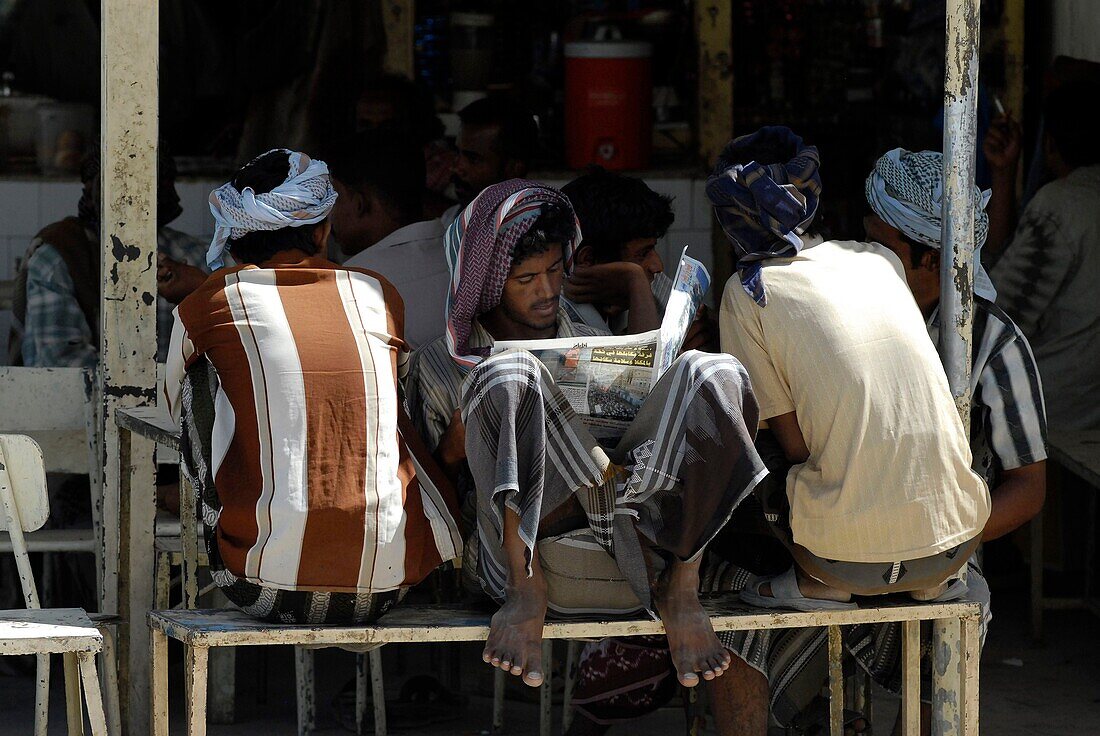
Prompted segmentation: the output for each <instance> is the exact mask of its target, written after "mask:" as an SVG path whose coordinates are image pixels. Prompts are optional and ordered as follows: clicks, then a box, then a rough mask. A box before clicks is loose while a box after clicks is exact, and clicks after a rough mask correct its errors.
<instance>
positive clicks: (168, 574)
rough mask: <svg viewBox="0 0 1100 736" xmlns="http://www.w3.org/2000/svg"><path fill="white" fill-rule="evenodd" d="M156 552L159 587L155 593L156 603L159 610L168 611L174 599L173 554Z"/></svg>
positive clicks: (157, 583)
mask: <svg viewBox="0 0 1100 736" xmlns="http://www.w3.org/2000/svg"><path fill="white" fill-rule="evenodd" d="M156 554H157V559H156V563H155V564H156V578H157V582H156V587H157V589H156V592H155V593H154V594H153V598H154V601H155V603H154V605H155V606H156V608H157V610H158V611H166V610H168V607H169V605H170V603H171V600H172V555H170V554H168V553H167V552H157V553H156Z"/></svg>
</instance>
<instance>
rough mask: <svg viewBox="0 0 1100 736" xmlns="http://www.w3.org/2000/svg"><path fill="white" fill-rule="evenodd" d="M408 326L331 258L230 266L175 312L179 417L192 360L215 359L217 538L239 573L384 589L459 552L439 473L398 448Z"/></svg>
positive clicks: (381, 284) (312, 585)
mask: <svg viewBox="0 0 1100 736" xmlns="http://www.w3.org/2000/svg"><path fill="white" fill-rule="evenodd" d="M403 320H404V305H403V304H402V301H401V297H400V296H399V295H398V294H397V291H396V290H395V289H394V288H393V286H391V285H390V284H389V282H387V281H385V280H384V279H383V278H382V277H380V276H378V275H376V274H374V273H372V272H369V271H361V270H357V269H346V268H340V267H339V266H337V265H336V264H333V263H330V262H328V261H326V260H324V259H321V258H307V259H305V260H303V261H301V262H298V263H274V262H272V263H268V264H265V266H264V267H263V268H258V267H256V266H243V267H237V268H228V269H222V270H220V271H218V272H217V273H215V274H214V275H212V276H211V277H210V279H208V280H207V281H206V283H205V284H203V286H202V287H200V288H199V290H198V291H196V292H195V293H194V294H192V295H191V296H189V297H188V298H187V299H185V300H184V301H183V303H181V304H180V306H179V308H178V309H177V310H176V322H175V326H174V328H173V331H172V343H171V346H170V351H169V356H168V364H167V366H166V369H165V391H164V398H165V399H166V401H167V403H168V407H169V409H170V410H171V411H172V413H173V415H175V416H178V413H179V410H180V403H181V402H180V398H181V396H180V391H181V385H182V382H183V378H184V376H185V373H186V370H187V367H188V366H189V365H191V364H192V363H193V362H194V361H196V360H199V359H200V358H201V357H203V356H205V357H206V358H207V359H209V361H210V362H211V364H212V365H213V366H214V368H215V370H216V371H217V374H218V381H219V386H218V390H217V396H216V399H215V419H214V430H213V437H212V440H211V445H212V446H211V457H212V458H213V467H212V469H211V470H212V474H213V477H214V483H215V486H216V487H217V489H218V496H219V499H220V501H221V503H222V511H221V515H220V517H219V518H218V521H217V530H218V537H217V541H218V549H219V551H220V553H221V556H222V559H223V561H224V562H225V566H226V569H228V570H229V572H231V573H232V574H233V575H235V576H236V577H238V578H242V579H245V580H248V581H250V582H253V583H256V584H258V585H264V586H267V587H274V588H279V589H284V590H320V591H331V592H355V593H377V592H384V591H390V590H396V589H398V588H401V587H407V586H410V585H414V584H416V583H418V582H419V581H420V580H422V579H423V578H424V577H425V576H426V575H427V574H428V573H429V572H431V570H432V569H434V568H435V567H436V566H437V565H439V563H441V562H442V561H444V560H449V559H452V558H453V557H456V556H458V555H460V554H461V551H460V550H461V542H460V537H459V535H458V530H457V527H456V526H455V524H454V521H453V518H452V516H451V514H450V513H449V512H448V507H447V505H446V503H445V499H444V495H443V493H442V492H441V488H444V486H440V485H439V480H440V479H439V476H438V475H435V473H437V472H438V471H436V470H435V466H434V465H432V464H431V461H430V460H429V459H427V458H425V457H423V456H420V457H417V456H414V455H413V454H412V452H410V449H411V450H413V451H415V450H416V448H418V447H421V448H422V445H421V444H420V442H419V439H418V438H413V439H411V440H409V441H408V442H406V441H405V440H404V439H403V437H407V436H408V435H409V434H410V433H412V434H415V432H413V430H412V429H411V427H410V426H409V424H408V423H406V421H405V420H403V419H402V418H401V417H402V416H403V408H402V407H401V403H400V402H401V397H400V395H399V391H398V387H399V381H398V379H399V373H400V372H401V371H402V370H403V368H404V363H405V355H406V353H405V351H404V342H403V341H402V339H401V335H402V333H403ZM401 425H404V426H405V427H406V429H404V430H403V429H402V427H401ZM422 452H423V453H424V454H426V451H422ZM429 474H432V476H433V477H431V478H430V477H429ZM433 481H435V482H433Z"/></svg>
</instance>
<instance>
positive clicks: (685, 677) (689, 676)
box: [676, 672, 699, 687]
mask: <svg viewBox="0 0 1100 736" xmlns="http://www.w3.org/2000/svg"><path fill="white" fill-rule="evenodd" d="M676 677H677V679H678V680H680V684H681V685H683V686H684V687H695V686H696V685H698V684H699V675H697V674H695V673H694V672H677V673H676Z"/></svg>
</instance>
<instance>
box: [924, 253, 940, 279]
mask: <svg viewBox="0 0 1100 736" xmlns="http://www.w3.org/2000/svg"><path fill="white" fill-rule="evenodd" d="M920 267H921V268H923V269H924V270H925V271H932V272H934V273H939V272H940V252H939V251H938V250H932V249H931V248H929V249H928V250H926V251H925V252H924V255H923V256H921V258H920Z"/></svg>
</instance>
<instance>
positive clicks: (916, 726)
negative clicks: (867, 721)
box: [901, 621, 920, 736]
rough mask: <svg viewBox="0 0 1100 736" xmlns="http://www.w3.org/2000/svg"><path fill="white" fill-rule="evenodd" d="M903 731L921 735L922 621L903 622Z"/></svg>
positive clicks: (912, 735)
mask: <svg viewBox="0 0 1100 736" xmlns="http://www.w3.org/2000/svg"><path fill="white" fill-rule="evenodd" d="M901 657H902V661H901V683H902V684H901V733H902V736H920V621H903V622H902V624H901Z"/></svg>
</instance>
